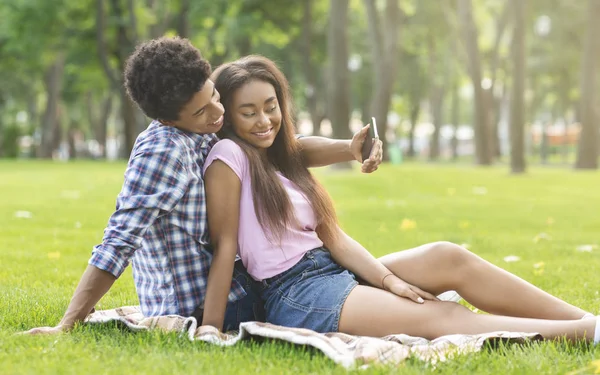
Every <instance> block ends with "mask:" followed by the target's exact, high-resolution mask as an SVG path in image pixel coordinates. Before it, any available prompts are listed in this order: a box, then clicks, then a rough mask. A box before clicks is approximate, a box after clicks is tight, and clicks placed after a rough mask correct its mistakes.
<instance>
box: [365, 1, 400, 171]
mask: <svg viewBox="0 0 600 375" xmlns="http://www.w3.org/2000/svg"><path fill="white" fill-rule="evenodd" d="M364 3H365V7H366V10H367V21H368V26H369V39H370V42H371V48H372V55H373V56H377V58H376V59H374V61H373V70H374V76H375V90H374V95H373V99H372V101H371V113H372V115H373V116H374V117H375V118H376V119H377V129H378V131H379V137H380V139H381V141H382V142H383V158H384V160H388V159H389V156H388V151H389V150H388V140H387V136H386V135H387V117H388V112H389V110H390V105H391V99H392V90H393V88H394V81H395V78H396V71H397V59H398V51H399V44H398V38H399V33H400V22H401V14H400V7H399V5H398V1H397V0H386V3H385V14H384V15H383V25H382V26H383V30H384V31H385V32H384V33H382V32H381V30H380V28H379V27H380V26H379V25H380V22H379V18H380V17H379V13H378V11H377V9H376V6H375V1H374V0H364Z"/></svg>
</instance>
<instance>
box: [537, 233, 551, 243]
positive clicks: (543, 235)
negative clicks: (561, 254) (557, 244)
mask: <svg viewBox="0 0 600 375" xmlns="http://www.w3.org/2000/svg"><path fill="white" fill-rule="evenodd" d="M550 240H552V237H550V235H549V234H548V233H543V232H542V233H540V234H538V235H537V236H535V237H533V243H538V242H540V241H550Z"/></svg>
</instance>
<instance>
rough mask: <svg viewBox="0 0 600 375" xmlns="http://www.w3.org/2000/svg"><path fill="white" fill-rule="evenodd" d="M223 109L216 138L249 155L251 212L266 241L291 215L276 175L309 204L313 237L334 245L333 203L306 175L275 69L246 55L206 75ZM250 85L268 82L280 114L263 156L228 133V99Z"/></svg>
mask: <svg viewBox="0 0 600 375" xmlns="http://www.w3.org/2000/svg"><path fill="white" fill-rule="evenodd" d="M211 78H212V80H213V81H214V83H215V88H216V89H217V91H218V92H219V93H220V94H221V102H222V103H223V106H224V107H225V118H224V124H223V128H222V129H221V131H220V132H219V133H218V136H219V137H220V138H229V139H231V140H233V141H234V142H236V143H237V144H238V145H240V147H241V148H242V149H243V150H244V152H245V153H246V155H247V156H248V160H249V164H250V172H251V181H252V193H253V194H252V195H253V199H254V209H255V212H256V216H257V218H258V221H259V223H260V224H261V225H262V226H263V227H265V228H266V229H267V231H266V232H267V236H268V238H269V239H270V240H281V237H282V234H283V233H284V231H285V229H286V228H287V227H288V226H289V225H290V224H292V223H293V222H294V220H295V216H294V211H293V208H292V204H291V202H290V199H289V196H288V194H287V192H286V191H285V188H284V187H283V185H282V183H281V181H280V180H279V178H278V177H277V174H276V172H277V171H279V172H280V173H281V174H282V175H283V176H285V177H286V178H287V179H288V180H290V181H292V182H293V183H295V184H296V186H297V187H298V188H299V189H300V191H301V192H302V193H304V195H305V196H306V198H307V199H308V201H309V202H310V203H311V205H312V208H313V210H314V212H315V215H316V217H317V233H318V234H319V237H320V238H321V240H322V241H323V242H324V243H329V242H330V241H333V239H334V238H335V233H336V225H337V217H336V214H335V210H334V208H333V202H332V200H331V198H330V196H329V194H328V193H327V191H326V190H325V188H324V187H323V186H322V185H321V184H320V183H319V182H318V181H317V180H316V179H315V178H314V177H313V175H312V174H311V173H310V172H309V171H308V168H307V167H306V164H305V162H304V160H303V159H302V156H301V152H300V145H299V142H298V140H297V139H296V137H295V126H294V120H293V116H292V105H291V103H292V98H291V94H290V89H289V84H288V81H287V79H286V78H285V76H284V75H283V73H282V72H281V71H280V70H279V68H278V67H277V65H275V63H274V62H273V61H271V60H269V59H267V58H266V57H263V56H257V55H251V56H246V57H243V58H241V59H239V60H236V61H233V62H230V63H227V64H224V65H221V66H220V67H219V68H217V69H216V70H215V71H214V73H213V75H212V76H211ZM252 81H263V82H266V83H270V84H271V85H272V86H273V88H274V89H275V94H276V96H277V101H278V102H279V107H280V109H281V127H280V130H279V133H278V134H277V136H276V137H275V141H274V142H273V145H271V147H269V148H268V149H267V152H266V153H265V154H261V153H259V151H258V150H257V149H256V148H255V147H253V146H251V145H250V144H248V143H246V142H245V141H243V140H242V139H240V138H239V137H237V136H236V135H235V133H234V131H233V123H232V117H231V114H232V113H233V109H232V108H231V106H232V100H233V94H234V93H235V91H236V90H238V89H240V88H241V87H242V86H244V85H246V84H248V83H250V82H252Z"/></svg>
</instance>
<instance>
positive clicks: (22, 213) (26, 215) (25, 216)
mask: <svg viewBox="0 0 600 375" xmlns="http://www.w3.org/2000/svg"><path fill="white" fill-rule="evenodd" d="M15 217H16V218H17V219H31V218H32V217H33V214H32V213H31V212H29V211H17V212H15Z"/></svg>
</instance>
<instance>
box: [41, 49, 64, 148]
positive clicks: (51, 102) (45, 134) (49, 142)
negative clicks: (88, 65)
mask: <svg viewBox="0 0 600 375" xmlns="http://www.w3.org/2000/svg"><path fill="white" fill-rule="evenodd" d="M64 67H65V58H64V56H63V55H62V54H59V55H58V56H57V58H56V60H55V61H54V63H53V64H52V65H51V66H50V67H49V68H48V70H47V71H46V75H45V79H44V83H45V87H46V95H47V96H46V110H45V111H44V115H43V118H42V137H41V142H40V146H39V148H38V149H37V152H38V154H37V156H38V157H39V158H44V159H50V158H52V151H54V144H55V138H56V136H57V135H56V133H57V131H58V126H59V124H58V115H59V113H58V111H59V108H58V107H59V104H60V92H61V89H62V80H63V73H64Z"/></svg>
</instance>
